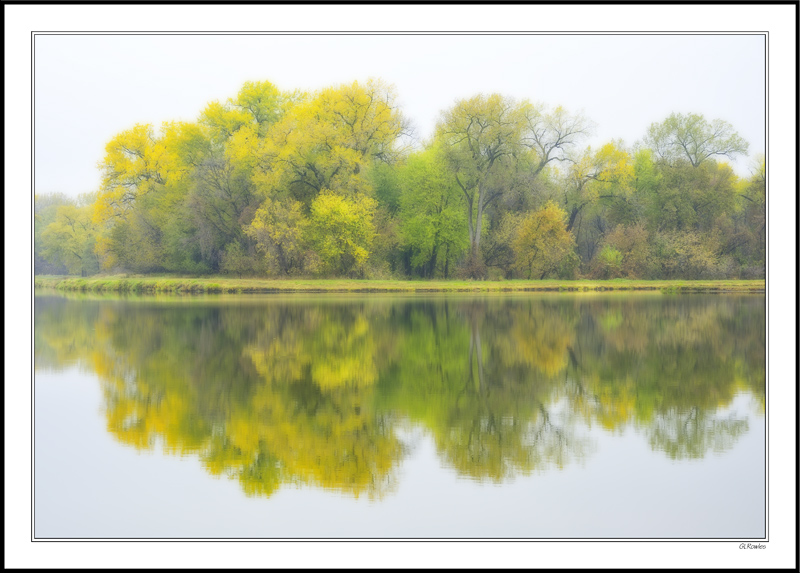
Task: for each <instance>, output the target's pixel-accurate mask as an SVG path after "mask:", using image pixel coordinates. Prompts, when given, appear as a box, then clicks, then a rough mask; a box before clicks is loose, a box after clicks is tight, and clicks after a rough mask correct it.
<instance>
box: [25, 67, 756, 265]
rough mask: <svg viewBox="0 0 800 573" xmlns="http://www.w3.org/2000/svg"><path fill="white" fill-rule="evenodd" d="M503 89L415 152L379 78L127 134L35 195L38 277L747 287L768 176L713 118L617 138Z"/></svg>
mask: <svg viewBox="0 0 800 573" xmlns="http://www.w3.org/2000/svg"><path fill="white" fill-rule="evenodd" d="M592 130H593V124H592V122H591V121H590V120H589V119H587V118H585V117H583V116H582V115H580V114H571V113H569V112H568V111H567V110H565V109H563V108H562V107H555V108H550V107H548V106H545V105H543V104H538V103H532V102H530V101H526V100H523V101H517V100H514V99H512V98H509V97H505V96H502V95H499V94H489V95H485V94H479V95H476V96H474V97H471V98H468V99H464V100H460V101H457V102H455V103H454V104H453V106H452V107H451V108H449V109H447V110H444V111H443V112H442V113H441V116H440V120H439V122H438V124H437V128H436V131H435V134H434V135H433V137H432V138H431V139H430V140H429V141H426V142H424V143H419V142H415V140H414V139H413V137H412V134H411V130H410V128H409V122H408V120H407V119H406V118H405V117H404V116H403V114H402V113H401V110H400V109H399V107H398V104H397V94H396V92H395V89H394V87H393V86H390V85H388V84H385V83H384V82H382V81H380V80H369V81H367V82H365V83H359V82H354V83H352V84H348V85H340V86H333V87H329V88H325V89H322V90H320V91H318V92H315V93H300V92H283V91H281V90H279V89H278V88H277V87H275V86H274V85H273V84H271V83H270V82H267V81H263V82H247V83H246V84H245V85H244V86H243V87H242V89H241V91H240V92H239V94H238V95H237V96H236V97H235V98H231V99H229V100H228V101H226V102H224V103H221V102H212V103H210V104H209V105H208V106H207V107H206V108H205V109H204V110H203V111H202V112H201V113H200V115H199V117H198V119H197V121H196V122H194V123H187V122H166V123H164V124H163V125H162V126H160V127H158V128H157V127H154V126H152V125H135V126H133V127H132V128H130V129H128V130H126V131H123V132H122V133H119V134H117V135H116V136H115V137H114V138H113V139H112V140H111V141H109V142H108V144H107V146H106V154H105V157H104V158H103V160H102V161H101V162H100V164H99V168H100V170H101V172H102V184H101V186H100V188H99V189H97V190H95V191H94V192H92V193H89V194H87V195H84V196H81V197H80V198H79V199H77V200H75V199H70V198H68V197H65V196H64V195H61V194H51V195H37V196H36V197H35V201H34V224H35V257H34V267H35V272H36V273H45V274H59V273H69V274H82V275H89V274H96V273H99V272H104V273H108V272H113V273H119V272H128V273H180V274H217V273H225V274H234V275H238V276H320V277H331V276H340V277H354V278H390V277H396V278H402V277H408V278H412V277H427V278H451V277H456V276H461V277H470V278H477V279H485V278H492V279H494V278H547V277H559V278H578V277H587V278H615V277H627V278H644V279H646V278H683V279H693V278H698V279H700V278H703V279H713V278H762V277H764V276H765V260H766V173H765V160H764V157H763V156H757V158H756V160H755V163H754V166H753V169H752V174H751V175H750V176H748V177H739V176H737V175H736V173H734V171H733V170H732V168H731V167H730V165H728V164H727V163H725V162H724V159H726V158H729V159H730V158H735V157H736V156H738V155H743V154H746V153H747V151H748V145H747V142H745V141H744V140H743V139H742V138H741V137H740V136H739V135H738V134H737V133H736V131H735V130H734V128H733V127H732V126H731V125H730V124H728V123H727V122H725V121H723V120H720V119H714V120H712V121H708V120H706V119H705V118H704V117H703V116H701V115H697V114H686V115H683V114H672V115H670V116H669V117H668V118H666V119H665V120H664V121H663V122H661V123H654V124H653V125H651V126H650V128H649V129H648V130H647V133H645V134H643V140H642V143H638V144H636V145H635V146H633V147H628V146H626V145H625V144H624V143H623V142H621V141H610V142H607V143H606V144H604V145H601V146H599V147H598V148H596V149H595V148H590V147H585V148H582V147H581V142H582V141H583V140H584V139H585V138H586V136H588V135H590V134H591V133H592Z"/></svg>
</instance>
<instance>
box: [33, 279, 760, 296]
mask: <svg viewBox="0 0 800 573" xmlns="http://www.w3.org/2000/svg"><path fill="white" fill-rule="evenodd" d="M34 287H35V288H51V289H57V290H64V291H83V292H87V291H88V292H119V293H176V294H179V293H281V292H305V293H313V292H354V293H359V292H362V293H366V292H406V293H408V292H527V291H531V292H533V291H563V292H585V291H625V290H658V291H663V292H756V293H758V292H765V281H763V280H697V281H690V280H676V281H662V280H654V281H647V280H627V279H614V280H608V281H598V280H576V281H569V280H542V281H527V280H510V281H467V280H452V281H406V280H351V279H322V280H313V279H257V278H255V279H254V278H246V279H237V278H229V277H204V278H177V277H158V276H146V277H145V276H105V277H103V276H98V277H89V278H81V277H64V276H37V277H35V278H34Z"/></svg>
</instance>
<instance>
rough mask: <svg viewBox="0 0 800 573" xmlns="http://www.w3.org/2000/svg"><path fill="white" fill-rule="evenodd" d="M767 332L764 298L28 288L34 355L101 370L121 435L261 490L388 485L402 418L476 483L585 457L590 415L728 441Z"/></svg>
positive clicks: (756, 387)
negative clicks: (287, 296)
mask: <svg viewBox="0 0 800 573" xmlns="http://www.w3.org/2000/svg"><path fill="white" fill-rule="evenodd" d="M764 326H765V313H764V306H763V299H760V298H754V297H720V296H717V297H702V296H697V297H671V298H666V297H652V298H631V299H623V298H619V297H616V298H613V299H604V298H602V297H599V298H591V299H587V298H580V297H570V296H563V297H558V298H547V299H537V298H530V299H526V298H521V297H516V298H508V299H503V298H493V299H465V298H460V299H454V300H449V299H447V298H439V299H431V300H424V299H423V300H409V299H402V300H396V301H393V300H391V299H390V300H387V299H383V300H381V301H379V302H376V301H369V300H361V301H347V302H344V301H340V302H330V303H326V304H318V303H315V302H314V300H313V299H309V302H308V304H300V303H296V302H295V303H292V304H283V303H281V302H280V301H275V302H265V303H264V304H263V305H246V306H245V305H241V306H236V305H229V306H225V305H215V304H213V303H209V304H202V305H187V304H181V305H174V304H169V303H161V302H154V303H143V302H141V301H138V302H137V303H136V304H126V303H125V302H122V301H72V300H66V299H63V298H58V297H36V312H35V337H36V338H35V342H36V347H35V349H36V350H35V352H36V354H35V358H36V366H37V367H59V366H66V365H68V364H71V363H79V364H81V365H83V366H84V367H88V368H90V369H91V370H92V371H94V372H95V373H96V374H97V375H98V377H99V378H100V379H101V381H102V384H103V392H104V395H105V402H106V419H107V425H108V429H109V431H110V432H111V433H112V434H113V435H114V436H115V437H116V438H117V439H118V440H120V441H121V442H123V443H125V444H128V445H132V446H134V447H137V448H151V447H153V446H154V444H156V442H157V441H158V442H162V443H163V444H164V445H165V448H166V449H167V450H169V451H171V452H177V453H183V454H192V455H197V456H199V457H200V458H201V459H202V461H203V463H204V465H205V467H206V468H207V470H208V471H209V472H211V473H212V474H215V475H229V476H231V477H234V478H236V479H238V480H239V481H240V482H241V484H242V487H243V488H244V490H245V491H246V492H247V493H249V494H252V495H270V494H271V493H272V492H274V491H276V490H277V489H278V488H280V487H281V486H282V485H284V484H307V485H312V486H317V487H323V488H328V489H333V490H336V491H340V492H342V493H345V494H348V495H354V496H359V495H361V494H365V495H367V496H369V497H375V498H379V497H381V496H383V495H385V494H386V493H388V492H390V491H391V490H392V488H393V487H394V486H395V485H396V480H397V477H396V475H395V474H396V470H397V468H398V466H399V463H400V461H401V460H402V459H403V457H404V456H406V455H407V452H408V448H407V445H406V444H405V443H404V441H403V440H402V439H401V438H400V437H399V434H398V432H396V430H395V421H396V420H397V419H400V418H403V419H408V420H411V421H412V422H413V423H414V424H417V425H419V426H420V427H423V428H425V429H426V431H427V432H429V433H430V434H431V435H432V437H433V440H434V443H435V445H436V449H437V452H438V455H439V456H440V459H442V461H443V462H444V463H445V464H446V465H448V466H450V467H452V468H454V469H455V470H456V471H457V472H458V473H459V474H460V475H463V476H465V477H470V478H472V479H476V480H481V481H483V480H488V481H493V482H501V481H503V480H506V479H509V478H512V477H513V476H515V475H518V474H527V473H531V472H534V471H547V470H548V469H553V468H560V467H564V465H565V464H568V463H572V462H573V461H580V460H582V459H584V458H585V456H587V455H589V454H590V453H591V451H592V448H593V444H592V442H591V440H590V439H589V437H587V436H586V435H584V433H583V432H580V431H577V430H579V429H581V428H583V427H584V425H588V426H592V425H597V424H599V425H601V426H602V427H603V428H605V429H608V430H610V431H623V430H624V429H625V428H626V427H636V428H638V429H640V430H642V432H643V434H644V435H645V436H646V439H647V440H648V443H649V445H650V447H651V448H652V449H653V450H655V451H660V452H663V453H664V454H665V455H667V456H669V457H671V458H674V459H682V458H701V457H703V456H705V455H706V454H707V453H708V452H710V451H714V452H720V451H725V450H727V449H729V448H730V447H732V446H733V444H734V443H735V442H736V440H737V439H738V438H739V437H740V436H741V435H743V434H744V433H745V432H746V431H747V429H748V421H747V419H746V418H744V417H741V416H738V417H737V416H733V417H731V416H728V417H720V416H717V414H716V413H717V412H718V411H719V409H720V408H723V407H725V406H726V405H728V404H730V403H731V400H732V399H733V397H734V396H735V395H736V394H737V393H739V392H748V393H751V394H752V395H753V396H754V398H755V400H756V401H757V402H758V403H759V404H760V405H761V408H762V409H763V404H764V368H765V361H764V357H765V332H764V331H765V328H764ZM562 404H563V405H564V407H563V408H560V407H559V406H558V405H562ZM554 409H556V410H558V414H557V415H555V414H554Z"/></svg>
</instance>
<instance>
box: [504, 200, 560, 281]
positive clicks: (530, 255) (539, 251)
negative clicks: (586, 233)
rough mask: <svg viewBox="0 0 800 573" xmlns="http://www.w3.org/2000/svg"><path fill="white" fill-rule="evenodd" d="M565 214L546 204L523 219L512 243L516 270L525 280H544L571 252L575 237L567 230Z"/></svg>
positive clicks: (551, 203)
mask: <svg viewBox="0 0 800 573" xmlns="http://www.w3.org/2000/svg"><path fill="white" fill-rule="evenodd" d="M566 217H567V213H566V211H564V210H563V209H561V208H560V207H559V206H558V205H556V204H555V203H554V202H552V201H549V202H548V203H547V204H546V205H545V206H544V207H543V208H541V209H539V210H538V211H534V212H532V213H529V214H528V215H527V216H526V217H525V218H523V219H522V221H521V223H520V226H519V229H518V230H517V234H516V236H515V237H514V239H513V241H512V247H513V249H514V253H515V254H516V262H515V268H516V269H517V270H518V271H519V272H520V273H523V274H525V275H527V277H528V278H529V279H530V278H534V277H536V278H544V277H545V276H547V275H548V274H549V273H552V272H555V271H556V270H557V269H558V267H559V264H560V263H561V262H562V261H564V260H565V259H566V258H567V257H568V256H569V255H570V254H572V253H574V249H575V238H574V237H573V236H572V234H571V233H570V232H569V231H567V226H566Z"/></svg>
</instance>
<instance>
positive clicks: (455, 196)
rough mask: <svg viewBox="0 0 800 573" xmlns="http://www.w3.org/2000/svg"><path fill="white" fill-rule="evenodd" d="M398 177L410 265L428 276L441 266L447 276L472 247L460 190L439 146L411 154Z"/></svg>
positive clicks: (401, 213)
mask: <svg viewBox="0 0 800 573" xmlns="http://www.w3.org/2000/svg"><path fill="white" fill-rule="evenodd" d="M399 179H400V188H401V190H402V191H401V192H402V194H401V196H400V211H399V214H398V217H399V219H400V234H401V237H402V244H403V245H404V246H405V247H406V248H408V249H409V250H410V252H411V265H412V267H413V268H415V269H418V272H419V273H420V274H421V275H422V276H425V277H433V276H435V274H436V272H437V265H438V266H440V267H441V274H442V276H444V278H448V276H449V275H450V272H451V270H452V269H453V268H454V267H455V264H454V262H455V261H458V259H459V258H460V257H461V256H462V255H463V253H464V252H465V251H466V250H467V248H468V246H469V243H468V242H467V221H466V217H465V211H464V206H463V203H464V197H463V195H462V193H461V189H459V187H458V186H457V185H456V182H455V181H453V178H452V177H451V176H450V174H449V173H448V171H447V168H446V166H445V164H444V162H443V160H442V157H441V152H440V149H439V148H436V147H432V148H429V149H427V150H425V151H424V152H421V153H418V154H415V155H412V156H411V157H410V158H409V159H408V162H407V164H406V165H405V167H404V168H403V169H402V170H401V171H400V176H399Z"/></svg>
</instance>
